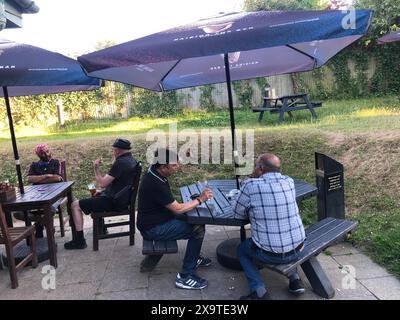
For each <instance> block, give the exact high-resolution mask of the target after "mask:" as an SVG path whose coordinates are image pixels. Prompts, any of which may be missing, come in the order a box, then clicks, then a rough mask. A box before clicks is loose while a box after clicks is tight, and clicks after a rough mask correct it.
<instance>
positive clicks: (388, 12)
mask: <svg viewBox="0 0 400 320" xmlns="http://www.w3.org/2000/svg"><path fill="white" fill-rule="evenodd" d="M355 7H356V8H360V9H361V8H362V9H373V10H374V16H373V19H372V25H371V29H370V32H369V35H370V36H369V38H370V39H376V38H379V37H381V36H382V35H384V34H386V33H388V32H389V31H396V30H397V29H399V28H400V1H398V0H396V1H393V0H356V1H355Z"/></svg>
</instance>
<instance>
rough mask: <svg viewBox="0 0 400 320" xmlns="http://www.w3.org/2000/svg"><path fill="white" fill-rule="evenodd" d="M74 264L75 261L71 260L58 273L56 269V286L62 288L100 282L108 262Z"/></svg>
mask: <svg viewBox="0 0 400 320" xmlns="http://www.w3.org/2000/svg"><path fill="white" fill-rule="evenodd" d="M74 262H75V260H73V259H72V260H71V262H70V263H68V264H67V267H66V268H65V269H64V270H62V271H59V269H58V268H57V269H56V279H57V285H59V286H63V285H69V284H75V283H93V282H96V281H102V280H103V277H104V275H105V272H106V269H107V266H108V264H109V261H108V260H103V261H90V262H82V263H74Z"/></svg>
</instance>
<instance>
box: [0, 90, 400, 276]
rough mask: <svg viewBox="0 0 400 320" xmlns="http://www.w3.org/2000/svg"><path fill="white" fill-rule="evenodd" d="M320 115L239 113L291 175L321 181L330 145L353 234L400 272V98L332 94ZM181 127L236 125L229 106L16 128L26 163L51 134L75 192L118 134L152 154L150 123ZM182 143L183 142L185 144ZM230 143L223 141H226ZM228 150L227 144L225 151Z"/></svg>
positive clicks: (308, 204)
mask: <svg viewBox="0 0 400 320" xmlns="http://www.w3.org/2000/svg"><path fill="white" fill-rule="evenodd" d="M316 112H317V114H318V119H317V120H312V119H311V117H310V113H309V112H308V111H297V112H294V113H293V114H294V119H293V120H290V121H289V119H287V118H286V121H285V123H284V124H282V125H276V121H277V118H278V115H269V114H265V116H264V120H263V121H262V123H261V124H260V123H258V121H257V119H258V114H253V113H252V112H251V111H250V110H248V109H240V110H237V111H236V112H235V115H236V124H237V128H239V129H254V130H255V154H256V155H257V154H260V153H263V152H273V153H275V154H277V155H278V156H279V157H280V158H281V159H282V162H283V171H284V173H285V174H288V175H291V176H293V177H296V178H300V179H303V180H306V181H308V182H309V183H313V184H315V173H314V152H315V151H318V152H323V153H326V154H327V155H329V156H331V157H333V158H335V159H336V160H338V161H339V162H341V163H343V164H344V167H345V192H346V212H347V216H348V217H349V218H351V219H356V220H358V221H359V222H360V226H359V229H358V230H357V232H356V233H355V234H354V236H353V238H352V239H351V241H353V243H354V244H355V245H356V246H358V247H360V248H361V249H362V250H364V251H365V252H366V253H367V254H369V255H370V256H371V257H372V258H373V259H374V260H375V261H377V262H378V263H380V264H381V265H384V266H385V267H387V268H388V269H389V270H390V271H392V272H393V273H394V274H396V275H397V276H400V210H399V208H400V206H399V204H400V195H399V192H398V190H399V184H400V131H399V129H400V103H399V100H398V99H397V98H395V97H382V98H368V99H360V100H342V101H327V102H324V103H323V106H322V107H321V108H317V109H316ZM172 123H177V127H178V130H183V129H194V130H196V132H198V133H199V134H200V133H201V130H202V129H211V128H215V129H218V130H223V129H228V128H229V117H228V112H227V111H225V110H221V111H216V112H212V113H207V112H184V113H183V114H181V115H179V116H174V117H170V118H162V119H154V118H130V119H127V120H108V121H100V122H99V121H88V122H75V123H68V124H67V128H66V129H62V130H61V129H57V128H56V127H49V128H27V127H24V128H20V127H18V128H16V134H17V137H18V146H19V151H20V158H21V163H22V168H23V170H27V168H28V167H29V164H30V162H31V161H34V160H36V159H35V155H34V154H33V151H32V150H33V147H34V145H35V144H36V143H38V142H43V141H46V142H48V143H49V144H50V146H51V147H52V149H53V154H54V156H55V157H58V158H60V159H65V160H66V161H67V165H68V176H69V178H70V179H71V180H74V181H75V182H76V184H75V187H74V195H75V196H76V197H84V196H88V191H87V190H86V185H87V183H89V182H92V181H93V169H92V161H93V160H94V159H96V158H97V157H99V156H101V157H102V158H103V162H104V165H103V167H102V168H103V172H105V171H106V170H107V168H108V166H109V165H110V164H111V150H110V144H111V142H112V141H113V140H114V139H115V138H116V137H126V138H129V139H131V140H132V141H133V150H132V152H133V154H134V156H135V157H137V158H139V159H141V160H143V161H145V152H146V149H147V147H148V146H149V145H150V144H152V143H153V142H154V141H146V133H147V132H148V131H149V130H151V129H156V128H157V129H161V130H168V128H169V125H170V124H172ZM184 142H185V141H183V142H180V144H182V143H184ZM221 145H223V144H221ZM222 152H223V151H222ZM12 159H13V155H12V148H11V144H10V138H9V132H8V131H7V129H4V130H1V131H0V181H1V180H3V179H5V178H8V179H10V180H11V181H15V180H16V179H15V167H14V162H13V160H12ZM232 173H233V172H232V165H219V164H218V165H216V164H213V165H187V166H185V167H184V168H183V169H182V173H181V174H179V175H176V176H175V177H173V178H172V179H171V180H172V181H171V185H173V186H175V187H174V192H175V194H176V195H178V188H177V187H178V186H181V185H185V184H188V183H191V182H193V181H196V180H199V179H201V178H204V177H206V178H207V179H211V178H232V177H233V176H232ZM301 209H302V217H303V221H304V222H305V223H306V224H310V223H312V222H313V221H315V220H316V199H315V198H314V199H309V200H306V201H304V202H303V203H302V208H301Z"/></svg>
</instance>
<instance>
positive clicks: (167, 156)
mask: <svg viewBox="0 0 400 320" xmlns="http://www.w3.org/2000/svg"><path fill="white" fill-rule="evenodd" d="M153 165H154V166H155V168H156V169H157V171H158V172H159V173H160V174H161V175H162V176H164V177H169V176H170V175H171V174H173V173H175V172H177V171H178V170H179V168H180V166H181V164H180V161H179V157H178V155H177V154H176V152H174V151H171V150H169V149H157V150H156V152H155V153H154V160H153Z"/></svg>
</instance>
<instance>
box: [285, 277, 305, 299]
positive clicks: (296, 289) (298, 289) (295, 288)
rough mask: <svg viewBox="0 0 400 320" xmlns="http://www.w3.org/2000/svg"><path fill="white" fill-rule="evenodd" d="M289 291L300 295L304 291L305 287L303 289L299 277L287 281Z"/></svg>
mask: <svg viewBox="0 0 400 320" xmlns="http://www.w3.org/2000/svg"><path fill="white" fill-rule="evenodd" d="M289 292H290V293H293V294H295V295H300V294H303V293H304V292H306V289H304V284H303V281H301V279H296V280H293V281H290V282H289Z"/></svg>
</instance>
